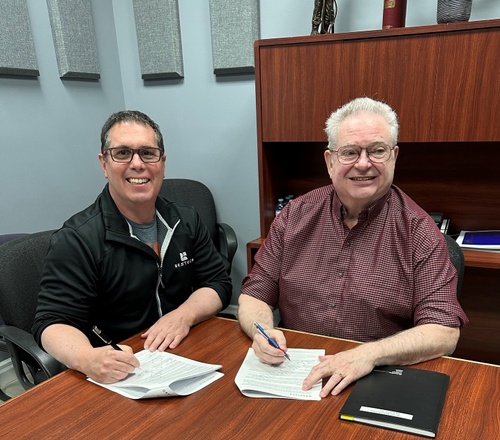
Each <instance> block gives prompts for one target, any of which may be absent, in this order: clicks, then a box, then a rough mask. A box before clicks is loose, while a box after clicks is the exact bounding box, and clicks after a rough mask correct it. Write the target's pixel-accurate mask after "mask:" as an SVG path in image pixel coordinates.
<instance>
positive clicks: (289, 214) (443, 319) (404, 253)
mask: <svg viewBox="0 0 500 440" xmlns="http://www.w3.org/2000/svg"><path fill="white" fill-rule="evenodd" d="M241 293H242V294H248V295H251V296H253V297H255V298H258V299H261V300H262V301H264V302H266V303H267V304H269V305H270V306H272V307H274V308H279V312H280V317H281V323H280V325H281V326H282V327H285V328H290V329H295V330H301V331H307V332H312V333H318V334H322V335H328V336H335V337H340V338H347V339H353V340H357V341H373V340H377V339H380V338H384V337H387V336H390V335H393V334H395V333H397V332H399V331H402V330H405V329H408V328H411V327H414V326H416V325H422V324H440V325H444V326H448V327H461V326H463V325H464V324H466V323H467V322H468V319H467V317H466V315H465V313H464V311H463V310H462V308H461V307H460V304H459V303H458V300H457V273H456V270H455V267H454V266H453V264H452V263H451V261H450V258H449V255H448V250H447V246H446V242H445V240H444V237H443V236H442V233H441V232H440V231H439V230H438V228H437V227H436V225H435V223H434V221H433V220H432V219H431V218H430V217H429V215H428V214H427V213H426V212H425V211H424V210H423V209H422V208H420V207H419V206H418V205H417V204H416V203H415V202H414V201H413V200H411V199H410V198H409V197H408V196H407V195H406V194H405V193H404V192H403V191H401V190H400V189H399V188H397V187H396V186H394V185H393V186H392V187H391V189H390V190H389V192H388V193H387V194H386V196H384V197H383V198H382V199H380V200H379V201H378V202H377V203H376V204H375V205H374V206H372V207H371V208H370V209H368V210H366V211H364V212H362V213H361V214H360V216H359V218H358V224H357V225H356V226H355V227H353V228H352V229H349V228H347V227H346V226H345V224H344V222H343V215H342V205H341V203H340V200H339V199H338V197H337V196H336V194H335V191H334V188H333V186H332V185H329V186H326V187H323V188H318V189H316V190H314V191H311V192H309V193H307V194H305V195H304V196H302V197H299V198H297V199H295V200H292V201H291V202H290V203H288V204H287V206H286V207H285V208H284V209H283V211H282V212H281V214H279V215H278V216H277V218H276V219H275V220H274V222H273V224H272V226H271V229H270V231H269V234H268V237H267V238H266V240H265V242H264V244H263V245H262V247H261V248H260V249H259V251H258V252H257V254H256V256H255V264H254V266H253V268H252V271H251V273H250V274H249V275H247V276H246V277H245V279H244V280H243V286H242V289H241Z"/></svg>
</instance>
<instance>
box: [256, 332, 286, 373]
mask: <svg viewBox="0 0 500 440" xmlns="http://www.w3.org/2000/svg"><path fill="white" fill-rule="evenodd" d="M264 330H266V333H267V334H268V335H269V336H271V338H273V339H274V340H275V341H276V342H277V343H278V345H279V347H280V348H281V350H279V349H277V348H274V347H273V346H272V345H271V344H269V342H268V341H267V339H266V338H265V337H264V336H262V335H261V334H260V333H258V332H257V333H256V334H255V336H254V338H253V344H252V348H253V349H254V351H255V354H256V355H257V357H258V358H259V360H260V361H261V362H262V363H264V364H270V365H279V364H281V363H282V362H283V361H284V360H285V359H286V358H285V353H286V351H287V346H286V339H285V335H284V334H283V332H281V331H280V330H276V329H272V330H267V329H264Z"/></svg>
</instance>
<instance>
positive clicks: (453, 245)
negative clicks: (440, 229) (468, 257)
mask: <svg viewBox="0 0 500 440" xmlns="http://www.w3.org/2000/svg"><path fill="white" fill-rule="evenodd" d="M444 238H445V240H446V245H447V246H448V254H449V255H450V260H451V262H452V263H453V266H455V269H457V272H458V283H457V296H460V292H461V291H462V283H463V279H464V272H465V259H464V253H463V251H462V248H461V247H460V245H459V244H458V243H457V242H456V240H455V239H454V238H453V237H450V236H449V235H446V234H444Z"/></svg>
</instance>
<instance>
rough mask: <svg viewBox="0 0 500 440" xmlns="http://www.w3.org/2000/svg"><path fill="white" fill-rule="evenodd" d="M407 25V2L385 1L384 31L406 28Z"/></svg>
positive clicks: (399, 0)
mask: <svg viewBox="0 0 500 440" xmlns="http://www.w3.org/2000/svg"><path fill="white" fill-rule="evenodd" d="M405 23H406V0H384V16H383V18H382V29H390V28H393V27H404V26H405Z"/></svg>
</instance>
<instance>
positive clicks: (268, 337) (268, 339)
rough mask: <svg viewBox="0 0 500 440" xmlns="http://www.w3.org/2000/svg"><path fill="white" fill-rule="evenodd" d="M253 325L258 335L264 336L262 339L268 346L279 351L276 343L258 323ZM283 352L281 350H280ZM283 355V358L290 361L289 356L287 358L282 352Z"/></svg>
mask: <svg viewBox="0 0 500 440" xmlns="http://www.w3.org/2000/svg"><path fill="white" fill-rule="evenodd" d="M254 325H255V327H257V330H258V331H259V333H260V334H261V335H262V336H264V338H266V339H267V342H269V344H271V345H272V346H273V347H274V348H277V349H278V350H281V348H280V346H279V345H278V343H277V342H276V341H275V340H274V339H273V338H271V336H269V335H268V334H267V333H266V331H265V330H264V329H263V328H262V327H261V325H260V324H259V323H258V322H254ZM281 351H283V350H281ZM283 353H284V354H285V357H286V358H287V359H288V360H291V359H290V356H288V354H287V353H285V352H284V351H283Z"/></svg>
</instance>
